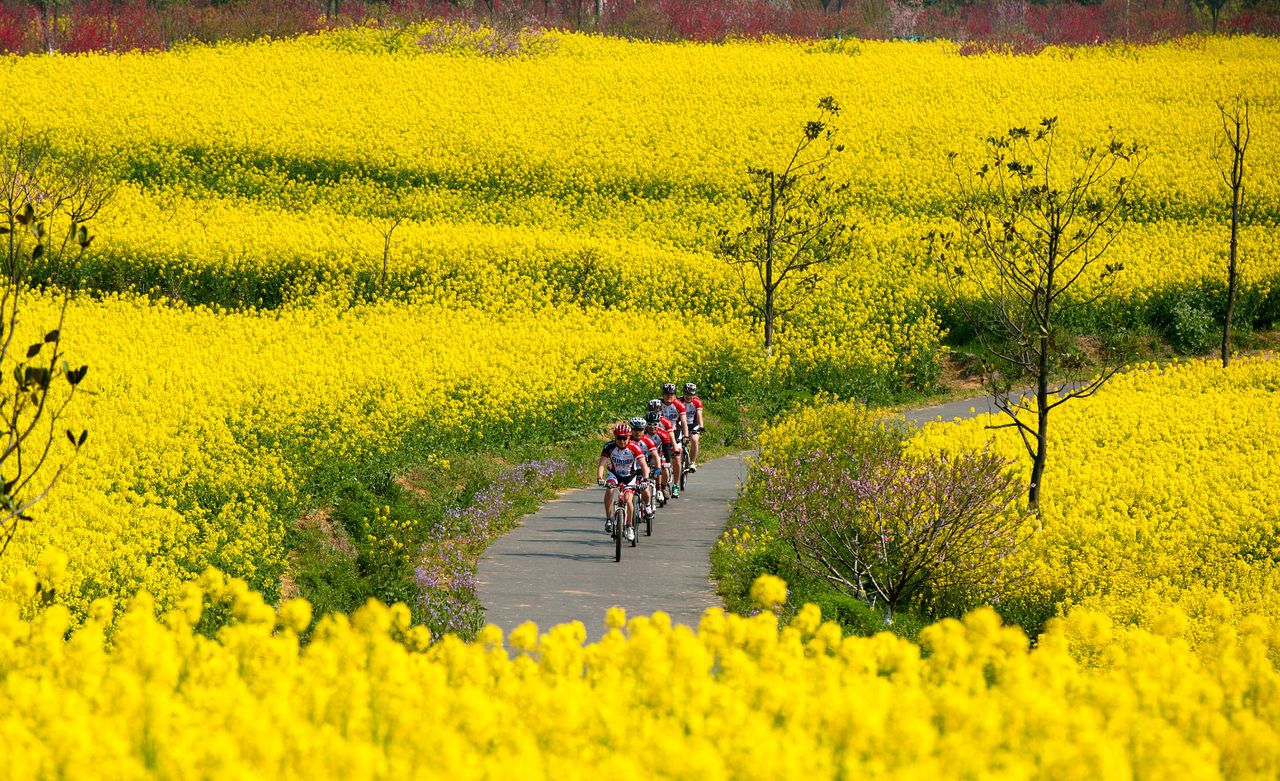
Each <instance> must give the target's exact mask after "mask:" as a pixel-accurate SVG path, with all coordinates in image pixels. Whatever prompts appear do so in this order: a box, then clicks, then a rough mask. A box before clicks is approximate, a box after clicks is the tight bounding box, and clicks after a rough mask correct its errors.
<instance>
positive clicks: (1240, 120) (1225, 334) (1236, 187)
mask: <svg viewBox="0 0 1280 781" xmlns="http://www.w3.org/2000/svg"><path fill="white" fill-rule="evenodd" d="M1218 113H1219V114H1220V115H1221V119H1222V136H1221V138H1220V139H1219V146H1218V171H1219V173H1221V174H1222V181H1223V183H1224V184H1226V186H1227V190H1229V191H1230V192H1231V244H1230V247H1229V251H1228V256H1227V316H1226V319H1224V320H1223V321H1222V366H1223V367H1224V368H1225V367H1226V366H1227V364H1228V363H1229V362H1230V360H1231V320H1232V318H1233V317H1235V309H1236V286H1237V284H1238V276H1239V275H1238V273H1237V261H1238V258H1239V250H1240V212H1241V210H1242V209H1243V208H1244V154H1245V152H1246V151H1247V150H1248V149H1249V137H1250V135H1251V133H1250V128H1249V101H1247V100H1241V99H1237V100H1235V101H1234V102H1233V103H1232V104H1231V105H1227V104H1226V103H1219V104H1218ZM1227 157H1230V162H1229V163H1228V162H1227V160H1226V159H1224V158H1227Z"/></svg>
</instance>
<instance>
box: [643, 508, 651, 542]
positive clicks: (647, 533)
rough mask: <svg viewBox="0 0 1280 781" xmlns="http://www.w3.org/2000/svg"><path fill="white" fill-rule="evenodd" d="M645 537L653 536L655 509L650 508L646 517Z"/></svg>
mask: <svg viewBox="0 0 1280 781" xmlns="http://www.w3.org/2000/svg"><path fill="white" fill-rule="evenodd" d="M644 536H646V537H652V536H653V509H652V508H650V510H649V512H648V513H647V514H646V515H645V518H644Z"/></svg>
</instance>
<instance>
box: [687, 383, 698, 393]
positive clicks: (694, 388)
mask: <svg viewBox="0 0 1280 781" xmlns="http://www.w3.org/2000/svg"><path fill="white" fill-rule="evenodd" d="M684 392H685V393H697V392H698V386H697V385H694V384H693V383H692V382H686V383H685V384H684Z"/></svg>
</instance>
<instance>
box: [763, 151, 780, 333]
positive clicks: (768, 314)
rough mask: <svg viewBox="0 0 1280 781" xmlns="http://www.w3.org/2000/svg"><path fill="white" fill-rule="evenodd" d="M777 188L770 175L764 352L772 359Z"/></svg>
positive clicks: (766, 247)
mask: <svg viewBox="0 0 1280 781" xmlns="http://www.w3.org/2000/svg"><path fill="white" fill-rule="evenodd" d="M777 215H778V188H777V183H776V181H775V179H774V177H773V176H772V175H770V177H769V237H768V239H766V240H765V251H764V352H765V354H766V355H768V356H769V357H770V358H772V357H773V294H774V290H775V287H776V286H775V285H774V284H773V251H774V239H775V238H776V237H777V233H778V223H777V221H778V216H777Z"/></svg>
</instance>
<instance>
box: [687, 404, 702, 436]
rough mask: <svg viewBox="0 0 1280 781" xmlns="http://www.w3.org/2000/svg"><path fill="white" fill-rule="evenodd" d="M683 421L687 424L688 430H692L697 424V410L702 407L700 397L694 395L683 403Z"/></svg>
mask: <svg viewBox="0 0 1280 781" xmlns="http://www.w3.org/2000/svg"><path fill="white" fill-rule="evenodd" d="M684 407H685V413H684V415H685V418H684V419H685V421H686V422H687V423H688V424H689V430H690V431H693V427H694V426H696V425H698V411H699V410H701V409H702V399H701V398H699V397H697V396H694V397H693V398H692V399H690V400H689V401H686V402H685V403H684Z"/></svg>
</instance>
